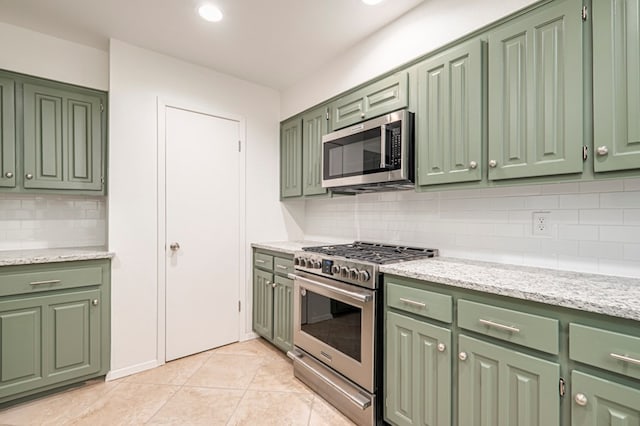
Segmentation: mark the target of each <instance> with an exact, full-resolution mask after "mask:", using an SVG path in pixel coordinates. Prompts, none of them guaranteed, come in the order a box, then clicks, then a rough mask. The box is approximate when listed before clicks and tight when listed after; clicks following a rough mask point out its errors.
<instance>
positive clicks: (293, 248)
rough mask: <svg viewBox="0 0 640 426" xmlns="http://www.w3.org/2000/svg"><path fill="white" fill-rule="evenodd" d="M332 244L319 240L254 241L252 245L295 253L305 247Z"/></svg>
mask: <svg viewBox="0 0 640 426" xmlns="http://www.w3.org/2000/svg"><path fill="white" fill-rule="evenodd" d="M330 244H331V243H327V242H319V241H274V242H268V243H252V244H251V247H253V248H257V249H263V250H273V251H279V252H282V253H287V254H294V253H295V252H297V251H300V250H302V248H303V247H313V246H326V245H330Z"/></svg>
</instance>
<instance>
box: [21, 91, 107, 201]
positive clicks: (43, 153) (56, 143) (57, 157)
mask: <svg viewBox="0 0 640 426" xmlns="http://www.w3.org/2000/svg"><path fill="white" fill-rule="evenodd" d="M23 96H24V187H25V188H39V189H75V190H96V191H98V190H102V112H101V109H102V99H101V97H100V96H99V95H97V94H92V93H89V92H81V91H78V92H74V91H71V90H62V89H60V88H54V87H49V86H46V85H38V84H32V83H24V85H23Z"/></svg>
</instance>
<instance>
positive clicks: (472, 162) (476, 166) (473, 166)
mask: <svg viewBox="0 0 640 426" xmlns="http://www.w3.org/2000/svg"><path fill="white" fill-rule="evenodd" d="M469 168H470V169H477V168H478V163H477V162H475V161H470V162H469Z"/></svg>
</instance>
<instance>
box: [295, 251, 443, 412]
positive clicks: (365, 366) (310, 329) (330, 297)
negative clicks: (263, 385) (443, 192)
mask: <svg viewBox="0 0 640 426" xmlns="http://www.w3.org/2000/svg"><path fill="white" fill-rule="evenodd" d="M437 255H438V251H437V250H435V249H425V248H417V247H402V246H391V245H384V244H376V243H366V242H360V241H357V242H354V243H353V244H341V245H332V246H318V247H305V248H304V249H303V251H300V252H296V253H295V254H294V258H293V260H294V267H295V273H294V274H290V275H289V276H290V278H292V279H294V280H295V284H294V299H293V300H294V302H293V314H294V325H293V344H294V349H293V350H292V351H290V352H289V353H288V355H289V357H290V358H291V359H292V360H293V366H294V374H295V376H296V377H298V378H299V379H300V380H302V381H303V382H305V383H306V384H307V385H308V386H309V387H311V388H312V389H314V390H315V391H316V392H318V393H319V394H320V395H322V396H323V397H324V398H325V399H326V400H327V401H329V402H330V403H331V404H333V405H334V406H335V407H336V408H338V409H339V410H340V411H342V412H343V413H344V414H345V415H346V416H347V417H349V418H351V419H352V420H353V421H354V422H356V423H357V424H358V425H374V424H381V423H382V404H381V403H380V402H379V401H378V398H379V397H380V396H381V394H382V353H383V349H382V330H383V323H382V321H383V318H382V303H383V300H382V299H383V298H382V291H381V287H382V286H381V280H380V273H379V270H378V266H379V265H381V264H389V263H396V262H404V261H408V260H416V259H423V258H429V257H433V256H437Z"/></svg>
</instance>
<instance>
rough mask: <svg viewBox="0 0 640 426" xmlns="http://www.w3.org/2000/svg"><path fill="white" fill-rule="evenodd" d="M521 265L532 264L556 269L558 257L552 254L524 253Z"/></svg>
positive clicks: (537, 266)
mask: <svg viewBox="0 0 640 426" xmlns="http://www.w3.org/2000/svg"><path fill="white" fill-rule="evenodd" d="M522 261H523V265H526V266H534V267H536V268H551V269H558V257H557V256H554V255H552V254H530V253H529V254H526V253H525V255H524V257H523V259H522Z"/></svg>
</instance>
